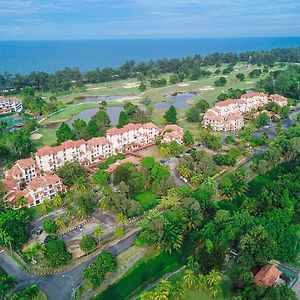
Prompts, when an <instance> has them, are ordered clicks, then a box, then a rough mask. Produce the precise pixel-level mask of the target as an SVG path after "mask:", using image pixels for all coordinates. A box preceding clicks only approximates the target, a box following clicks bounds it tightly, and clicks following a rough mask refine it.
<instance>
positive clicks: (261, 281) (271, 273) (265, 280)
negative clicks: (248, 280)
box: [254, 265, 282, 286]
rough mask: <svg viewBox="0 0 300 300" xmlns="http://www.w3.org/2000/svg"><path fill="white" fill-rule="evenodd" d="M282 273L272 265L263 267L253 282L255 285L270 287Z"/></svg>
mask: <svg viewBox="0 0 300 300" xmlns="http://www.w3.org/2000/svg"><path fill="white" fill-rule="evenodd" d="M281 273H282V272H280V271H279V270H278V269H277V268H276V267H275V266H274V265H265V266H264V267H263V268H262V269H261V270H260V271H259V272H258V273H257V274H256V275H255V276H254V281H255V283H256V284H257V285H265V286H272V285H274V283H275V282H276V281H277V279H278V278H279V276H280V275H281Z"/></svg>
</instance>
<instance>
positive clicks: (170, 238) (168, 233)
mask: <svg viewBox="0 0 300 300" xmlns="http://www.w3.org/2000/svg"><path fill="white" fill-rule="evenodd" d="M182 241H183V235H182V230H181V229H180V228H178V227H176V226H174V225H173V224H167V225H166V226H165V229H164V235H163V238H162V241H161V243H160V244H161V246H163V247H164V248H165V251H166V252H169V253H171V252H172V251H173V250H179V249H180V248H181V245H182Z"/></svg>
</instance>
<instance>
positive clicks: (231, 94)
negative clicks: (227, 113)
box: [217, 88, 246, 101]
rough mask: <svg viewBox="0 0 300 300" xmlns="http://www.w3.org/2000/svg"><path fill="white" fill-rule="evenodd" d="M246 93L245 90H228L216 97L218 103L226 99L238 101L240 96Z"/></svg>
mask: <svg viewBox="0 0 300 300" xmlns="http://www.w3.org/2000/svg"><path fill="white" fill-rule="evenodd" d="M245 93H246V91H245V90H242V89H233V88H230V89H228V90H227V92H222V93H221V94H220V95H219V96H218V97H217V99H218V101H223V100H226V99H239V98H240V97H241V96H242V95H244V94H245Z"/></svg>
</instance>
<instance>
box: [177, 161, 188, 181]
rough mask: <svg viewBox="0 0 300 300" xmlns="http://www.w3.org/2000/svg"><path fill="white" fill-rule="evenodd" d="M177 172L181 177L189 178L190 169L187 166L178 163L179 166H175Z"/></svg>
mask: <svg viewBox="0 0 300 300" xmlns="http://www.w3.org/2000/svg"><path fill="white" fill-rule="evenodd" d="M177 172H178V174H179V176H180V177H181V178H189V177H190V175H191V171H190V170H189V168H187V167H186V166H184V165H183V164H179V166H178V167H177Z"/></svg>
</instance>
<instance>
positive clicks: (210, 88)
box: [199, 85, 215, 91]
mask: <svg viewBox="0 0 300 300" xmlns="http://www.w3.org/2000/svg"><path fill="white" fill-rule="evenodd" d="M214 89H215V88H214V87H213V86H211V85H206V86H204V87H203V88H200V89H199V91H213V90H214Z"/></svg>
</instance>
